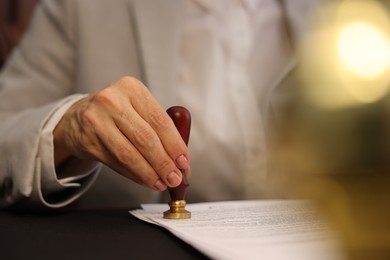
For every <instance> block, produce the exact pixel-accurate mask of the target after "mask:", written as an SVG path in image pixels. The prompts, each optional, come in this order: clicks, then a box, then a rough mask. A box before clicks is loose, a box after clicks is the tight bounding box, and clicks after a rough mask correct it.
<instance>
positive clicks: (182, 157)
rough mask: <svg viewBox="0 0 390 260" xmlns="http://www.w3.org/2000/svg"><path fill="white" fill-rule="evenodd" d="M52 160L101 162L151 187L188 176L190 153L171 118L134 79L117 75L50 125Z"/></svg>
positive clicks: (159, 187)
mask: <svg viewBox="0 0 390 260" xmlns="http://www.w3.org/2000/svg"><path fill="white" fill-rule="evenodd" d="M54 147H55V163H56V166H59V165H60V164H61V163H62V162H64V161H65V160H66V159H67V158H69V157H71V156H74V157H77V158H80V159H84V160H94V161H100V162H102V163H104V164H105V165H107V166H109V167H110V168H112V169H113V170H115V171H116V172H118V173H119V174H121V175H123V176H125V177H127V178H129V179H131V180H133V181H135V182H137V183H139V184H141V185H145V186H147V187H150V188H152V189H154V190H160V191H161V190H165V189H166V188H167V187H176V186H177V185H179V184H180V182H181V179H182V174H181V171H180V169H182V170H184V171H185V173H186V175H187V176H189V175H190V168H189V160H190V156H189V152H188V149H187V147H186V144H185V143H184V141H183V140H182V138H181V136H180V134H179V132H178V131H177V129H176V127H175V125H174V124H173V122H172V120H171V118H170V117H169V116H168V114H167V113H166V112H165V110H164V109H163V108H162V107H161V106H160V105H159V103H158V102H157V100H156V99H155V98H154V97H153V96H152V94H151V93H150V92H149V90H148V89H147V88H146V87H145V86H144V85H143V84H142V83H141V82H140V81H138V80H137V79H135V78H132V77H124V78H121V79H119V80H117V81H115V82H113V83H112V84H110V85H109V86H108V87H106V88H104V89H102V90H100V91H98V92H96V93H93V94H91V95H89V96H88V97H86V98H84V99H81V100H80V101H78V102H76V103H75V104H73V106H71V107H70V108H69V109H68V111H67V112H66V113H65V115H64V116H63V118H62V119H61V120H60V122H59V123H58V125H57V126H56V128H55V130H54Z"/></svg>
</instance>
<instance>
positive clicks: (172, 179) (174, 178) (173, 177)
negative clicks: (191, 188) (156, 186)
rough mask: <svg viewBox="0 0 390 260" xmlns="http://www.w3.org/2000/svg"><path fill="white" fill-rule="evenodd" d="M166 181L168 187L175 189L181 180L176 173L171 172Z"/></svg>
mask: <svg viewBox="0 0 390 260" xmlns="http://www.w3.org/2000/svg"><path fill="white" fill-rule="evenodd" d="M167 181H168V183H169V185H170V186H172V187H176V186H178V185H179V184H180V182H181V178H180V177H179V175H177V173H176V172H171V173H170V174H169V175H168V177H167Z"/></svg>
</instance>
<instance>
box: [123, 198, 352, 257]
mask: <svg viewBox="0 0 390 260" xmlns="http://www.w3.org/2000/svg"><path fill="white" fill-rule="evenodd" d="M141 207H142V209H139V210H133V211H130V213H131V214H132V215H134V216H135V217H137V218H139V219H141V220H144V221H147V222H149V223H152V224H156V225H159V226H161V227H164V228H166V229H167V230H169V231H170V232H172V233H173V234H174V235H176V236H177V237H178V238H180V239H182V240H183V241H185V242H186V243H188V244H190V245H192V246H193V247H194V248H196V249H198V250H199V251H201V252H202V253H203V254H205V255H207V256H208V257H210V258H212V259H273V260H277V259H289V260H290V259H297V260H298V259H299V260H305V259H308V260H309V259H310V260H312V259H316V260H339V259H340V260H342V259H344V257H343V252H342V250H341V248H340V245H339V243H338V241H337V238H336V234H335V232H334V231H332V230H331V229H330V228H329V226H328V225H326V223H325V221H324V220H323V219H322V218H321V217H320V216H319V214H318V213H317V212H316V211H315V210H314V207H312V205H311V204H310V203H309V202H307V201H295V200H294V201H289V200H287V201H285V200H260V201H257V200H256V201H225V202H208V203H195V204H188V205H187V206H186V209H187V210H188V211H190V212H191V219H179V220H178V219H164V218H163V212H164V211H166V210H168V209H169V207H168V205H167V204H143V205H141Z"/></svg>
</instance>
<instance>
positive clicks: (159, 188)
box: [154, 180, 167, 191]
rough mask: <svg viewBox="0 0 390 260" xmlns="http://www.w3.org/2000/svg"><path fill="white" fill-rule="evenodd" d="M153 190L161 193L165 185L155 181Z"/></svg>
mask: <svg viewBox="0 0 390 260" xmlns="http://www.w3.org/2000/svg"><path fill="white" fill-rule="evenodd" d="M154 188H155V189H156V190H159V191H163V190H166V189H167V185H165V184H164V183H163V182H162V181H161V180H157V181H156V183H155V184H154Z"/></svg>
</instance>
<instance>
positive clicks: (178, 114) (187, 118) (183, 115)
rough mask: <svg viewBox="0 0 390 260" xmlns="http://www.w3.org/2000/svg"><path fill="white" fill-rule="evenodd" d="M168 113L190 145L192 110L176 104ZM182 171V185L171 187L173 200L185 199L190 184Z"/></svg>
mask: <svg viewBox="0 0 390 260" xmlns="http://www.w3.org/2000/svg"><path fill="white" fill-rule="evenodd" d="M167 113H168V115H169V116H170V117H171V118H172V120H173V123H174V124H175V126H176V128H177V130H178V131H179V133H180V135H181V137H182V138H183V140H184V142H185V144H186V145H188V140H189V137H190V129H191V114H190V112H189V111H188V110H187V109H186V108H184V107H181V106H174V107H170V108H169V109H168V110H167ZM181 172H182V174H183V178H182V181H181V183H180V185H179V186H177V187H175V188H169V194H170V196H171V199H172V200H184V196H185V191H186V189H187V187H188V186H189V185H190V184H189V183H188V180H187V176H186V174H185V173H184V171H183V170H182V171H181Z"/></svg>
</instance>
